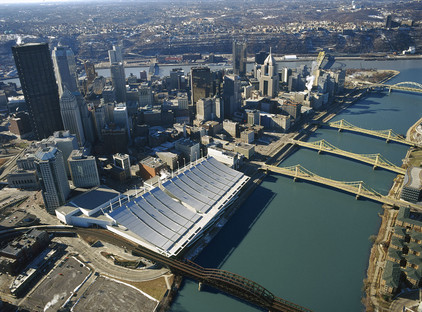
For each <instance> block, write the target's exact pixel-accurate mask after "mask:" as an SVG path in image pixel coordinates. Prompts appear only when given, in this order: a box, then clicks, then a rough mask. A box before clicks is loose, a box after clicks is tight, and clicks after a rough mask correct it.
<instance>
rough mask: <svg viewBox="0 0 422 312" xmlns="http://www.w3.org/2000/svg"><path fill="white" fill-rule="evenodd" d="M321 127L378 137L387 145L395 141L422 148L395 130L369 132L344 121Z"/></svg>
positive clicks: (325, 124)
mask: <svg viewBox="0 0 422 312" xmlns="http://www.w3.org/2000/svg"><path fill="white" fill-rule="evenodd" d="M321 125H323V126H327V127H330V128H335V129H338V131H342V130H347V131H351V132H357V133H362V134H366V135H370V136H374V137H377V138H381V139H385V140H386V142H387V143H388V142H390V141H394V142H397V143H401V144H406V145H410V146H417V147H420V146H421V145H420V144H418V143H415V142H412V141H409V140H407V139H406V138H404V137H403V136H402V135H400V134H398V133H396V132H394V130H392V129H388V130H369V129H364V128H359V127H356V126H354V125H352V124H351V123H350V122H348V121H347V120H344V119H342V120H338V121H334V122H328V123H321Z"/></svg>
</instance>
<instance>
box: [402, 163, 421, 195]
mask: <svg viewBox="0 0 422 312" xmlns="http://www.w3.org/2000/svg"><path fill="white" fill-rule="evenodd" d="M421 197H422V168H420V167H409V168H408V169H407V171H406V174H405V176H404V181H403V189H402V192H401V196H400V198H401V199H404V200H406V201H408V202H411V203H416V202H418V201H420V200H421Z"/></svg>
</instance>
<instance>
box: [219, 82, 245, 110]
mask: <svg viewBox="0 0 422 312" xmlns="http://www.w3.org/2000/svg"><path fill="white" fill-rule="evenodd" d="M240 87H241V81H240V78H239V76H236V75H225V76H224V83H223V103H224V110H223V113H224V118H231V117H233V115H234V113H235V112H237V111H238V110H240V107H241V104H242V99H241V88H240Z"/></svg>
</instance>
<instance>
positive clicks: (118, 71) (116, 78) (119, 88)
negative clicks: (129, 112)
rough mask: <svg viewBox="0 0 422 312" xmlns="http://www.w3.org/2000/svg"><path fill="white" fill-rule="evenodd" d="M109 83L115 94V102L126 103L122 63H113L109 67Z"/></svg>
mask: <svg viewBox="0 0 422 312" xmlns="http://www.w3.org/2000/svg"><path fill="white" fill-rule="evenodd" d="M110 71H111V81H112V83H113V87H114V90H115V92H116V101H117V102H126V77H125V68H124V67H123V63H114V64H111V66H110Z"/></svg>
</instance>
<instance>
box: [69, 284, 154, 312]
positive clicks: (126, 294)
mask: <svg viewBox="0 0 422 312" xmlns="http://www.w3.org/2000/svg"><path fill="white" fill-rule="evenodd" d="M157 304H158V302H157V301H156V300H153V299H150V298H148V297H147V296H145V295H143V294H142V293H141V292H140V291H139V290H136V289H134V288H132V287H130V286H127V285H124V284H121V283H118V282H116V281H114V280H111V279H108V278H104V277H98V278H97V279H96V280H95V282H93V283H92V284H91V285H90V286H89V288H88V289H87V290H86V292H85V293H84V294H83V295H82V297H81V299H80V300H79V301H78V303H77V304H76V305H75V306H74V307H73V311H74V312H85V311H108V312H110V311H154V308H155V307H156V306H157Z"/></svg>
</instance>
